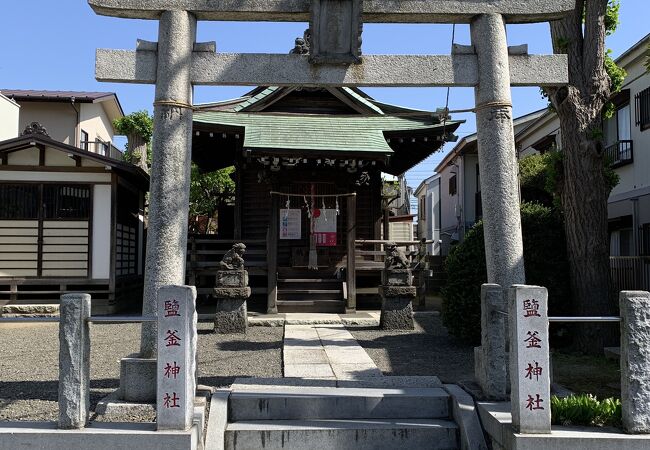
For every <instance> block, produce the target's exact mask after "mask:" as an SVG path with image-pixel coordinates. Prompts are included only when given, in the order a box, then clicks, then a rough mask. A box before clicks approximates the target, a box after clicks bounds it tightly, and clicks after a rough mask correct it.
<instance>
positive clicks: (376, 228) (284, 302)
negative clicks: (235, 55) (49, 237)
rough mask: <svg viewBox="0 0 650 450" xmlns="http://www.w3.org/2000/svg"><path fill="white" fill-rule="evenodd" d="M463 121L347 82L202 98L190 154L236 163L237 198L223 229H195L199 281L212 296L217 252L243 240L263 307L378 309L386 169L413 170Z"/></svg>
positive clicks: (192, 253)
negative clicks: (398, 102) (392, 102)
mask: <svg viewBox="0 0 650 450" xmlns="http://www.w3.org/2000/svg"><path fill="white" fill-rule="evenodd" d="M461 123H462V122H461V121H453V120H450V118H449V117H446V115H445V112H444V110H438V111H437V112H431V111H422V110H414V109H409V108H404V107H400V106H395V105H390V104H385V103H382V102H379V101H376V100H374V99H373V98H371V97H370V96H368V95H367V94H365V93H364V92H363V91H361V90H359V89H356V88H347V87H340V88H304V87H303V88H295V87H258V88H256V89H254V90H252V91H250V92H249V93H248V94H246V95H244V96H243V97H241V98H237V99H233V100H226V101H221V102H216V103H211V104H206V105H199V106H197V110H196V111H195V113H194V126H193V141H192V160H193V162H194V163H196V164H197V165H198V166H199V168H200V170H201V171H204V172H210V171H214V170H217V169H222V168H225V167H230V166H234V167H235V172H234V173H233V177H234V179H235V183H236V195H235V204H234V208H231V209H230V210H225V211H221V212H220V217H219V231H218V235H216V236H209V235H191V236H190V239H189V241H188V264H187V268H188V282H189V284H194V285H196V286H197V288H198V290H199V294H209V293H210V292H211V289H210V288H211V287H212V286H213V283H214V276H213V275H214V273H215V270H216V264H217V262H218V261H219V260H220V256H219V255H222V254H223V252H224V249H226V248H227V247H228V246H229V245H231V244H232V243H233V242H239V241H241V242H244V243H245V244H246V245H247V251H246V255H245V260H246V266H247V269H248V270H249V274H250V285H251V287H252V288H253V296H252V298H251V299H250V302H249V303H250V306H249V307H250V308H251V309H253V310H259V311H262V312H271V313H273V312H280V313H282V312H336V313H343V312H346V311H347V312H351V311H354V310H355V309H356V308H357V306H359V307H360V308H364V307H370V306H372V303H373V301H376V300H377V297H376V288H377V286H378V285H379V281H380V278H379V277H380V270H381V267H382V266H383V263H382V262H381V261H382V254H383V252H382V249H381V246H380V243H370V244H371V245H370V246H368V245H366V244H367V243H365V244H364V241H368V240H371V241H372V240H381V239H382V236H383V233H382V230H383V227H382V220H383V217H384V211H383V210H384V208H385V207H386V205H385V203H386V202H383V203H382V177H381V175H382V173H388V174H392V175H400V174H403V173H404V172H406V171H407V170H409V169H410V168H412V167H413V166H415V165H416V164H418V163H419V162H421V161H422V160H424V159H425V158H427V157H428V156H429V155H431V154H432V153H433V152H435V151H437V150H439V149H440V148H441V147H442V145H443V143H444V142H446V141H451V140H454V139H455V136H454V135H453V132H454V131H455V130H456V129H457V128H458V127H459V125H460V124H461ZM389 238H390V236H389ZM357 297H359V298H358V300H359V301H358V305H357ZM373 299H374V300H373ZM375 306H376V304H375Z"/></svg>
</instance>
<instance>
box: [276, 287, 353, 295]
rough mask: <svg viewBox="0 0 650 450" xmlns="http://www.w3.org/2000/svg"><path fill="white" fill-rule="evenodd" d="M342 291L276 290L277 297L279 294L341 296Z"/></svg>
mask: <svg viewBox="0 0 650 450" xmlns="http://www.w3.org/2000/svg"><path fill="white" fill-rule="evenodd" d="M342 293H343V290H342V289H307V288H284V289H278V295H280V294H307V295H310V294H334V295H336V294H342Z"/></svg>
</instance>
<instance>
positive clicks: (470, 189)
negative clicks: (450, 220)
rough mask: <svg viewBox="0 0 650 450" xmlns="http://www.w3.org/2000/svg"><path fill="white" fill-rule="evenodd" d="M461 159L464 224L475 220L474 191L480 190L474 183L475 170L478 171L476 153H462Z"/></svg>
mask: <svg viewBox="0 0 650 450" xmlns="http://www.w3.org/2000/svg"><path fill="white" fill-rule="evenodd" d="M463 160H464V164H463V168H464V171H463V173H464V177H463V179H464V183H463V184H464V186H463V198H464V202H463V205H464V208H463V210H464V214H463V220H464V221H465V223H466V224H470V223H474V222H475V221H476V214H475V213H476V192H477V191H478V190H480V189H479V187H478V186H477V183H476V172H477V171H478V155H477V154H468V155H464V156H463Z"/></svg>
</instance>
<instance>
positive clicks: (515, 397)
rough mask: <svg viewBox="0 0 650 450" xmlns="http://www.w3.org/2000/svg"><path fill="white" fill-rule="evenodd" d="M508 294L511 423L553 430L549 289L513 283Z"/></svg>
mask: <svg viewBox="0 0 650 450" xmlns="http://www.w3.org/2000/svg"><path fill="white" fill-rule="evenodd" d="M508 294H509V295H508V303H509V311H508V312H509V317H508V321H509V324H510V381H511V393H510V396H511V402H512V425H513V427H514V428H515V430H516V431H517V432H520V433H530V434H543V433H550V432H551V380H550V374H549V371H550V362H549V359H550V357H549V341H548V307H547V304H548V291H547V290H546V288H543V287H537V286H523V285H514V286H513V287H511V288H510V290H509V292H508Z"/></svg>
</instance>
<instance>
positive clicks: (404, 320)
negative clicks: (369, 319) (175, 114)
mask: <svg viewBox="0 0 650 450" xmlns="http://www.w3.org/2000/svg"><path fill="white" fill-rule="evenodd" d="M379 327H380V328H381V329H383V330H412V329H413V328H415V326H414V324H413V302H412V298H407V297H384V298H382V302H381V317H380V318H379Z"/></svg>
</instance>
